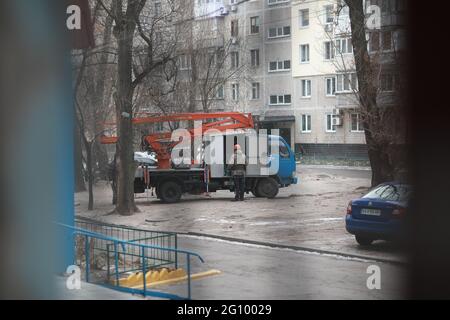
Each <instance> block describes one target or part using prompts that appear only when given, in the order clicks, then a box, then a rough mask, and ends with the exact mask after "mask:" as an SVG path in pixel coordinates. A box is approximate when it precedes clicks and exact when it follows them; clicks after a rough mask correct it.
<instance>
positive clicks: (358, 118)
mask: <svg viewBox="0 0 450 320" xmlns="http://www.w3.org/2000/svg"><path fill="white" fill-rule="evenodd" d="M353 116H356V128H357V129H356V130H353ZM350 132H352V133H363V132H364V125H363V124H362V122H361V114H360V113H351V114H350Z"/></svg>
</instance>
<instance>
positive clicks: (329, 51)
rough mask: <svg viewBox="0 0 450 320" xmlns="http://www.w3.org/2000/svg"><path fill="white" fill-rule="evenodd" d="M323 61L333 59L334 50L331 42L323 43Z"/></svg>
mask: <svg viewBox="0 0 450 320" xmlns="http://www.w3.org/2000/svg"><path fill="white" fill-rule="evenodd" d="M324 51H325V60H331V59H334V48H333V42H332V41H326V42H325V43H324Z"/></svg>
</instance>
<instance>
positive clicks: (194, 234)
mask: <svg viewBox="0 0 450 320" xmlns="http://www.w3.org/2000/svg"><path fill="white" fill-rule="evenodd" d="M178 235H184V236H192V237H203V238H210V239H216V240H222V241H228V242H235V243H243V244H250V245H257V246H262V247H268V248H272V249H290V250H293V251H299V252H301V251H303V252H308V253H318V254H326V255H333V256H339V257H342V258H351V259H361V260H368V261H374V262H380V263H388V264H392V265H399V266H407V265H409V264H408V262H406V261H400V260H395V259H389V258H378V257H372V256H366V255H359V254H351V253H343V252H338V251H329V250H322V249H314V248H309V247H301V246H292V245H282V244H276V243H269V242H262V241H253V240H245V239H237V238H231V237H224V236H217V235H211V234H205V233H198V232H184V233H178Z"/></svg>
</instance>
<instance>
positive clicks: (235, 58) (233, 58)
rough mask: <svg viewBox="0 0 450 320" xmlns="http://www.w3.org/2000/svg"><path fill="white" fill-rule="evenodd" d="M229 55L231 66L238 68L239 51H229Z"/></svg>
mask: <svg viewBox="0 0 450 320" xmlns="http://www.w3.org/2000/svg"><path fill="white" fill-rule="evenodd" d="M230 55H231V68H232V69H237V68H239V51H233V52H231V53H230Z"/></svg>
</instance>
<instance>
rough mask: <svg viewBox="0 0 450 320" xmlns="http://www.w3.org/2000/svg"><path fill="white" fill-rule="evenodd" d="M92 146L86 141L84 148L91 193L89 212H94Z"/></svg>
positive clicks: (91, 143)
mask: <svg viewBox="0 0 450 320" xmlns="http://www.w3.org/2000/svg"><path fill="white" fill-rule="evenodd" d="M92 145H93V142H89V141H87V140H85V142H84V146H85V149H86V169H87V175H88V191H89V204H88V210H89V211H92V210H94V171H93V168H92V167H93V161H92V160H93V159H92Z"/></svg>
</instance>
